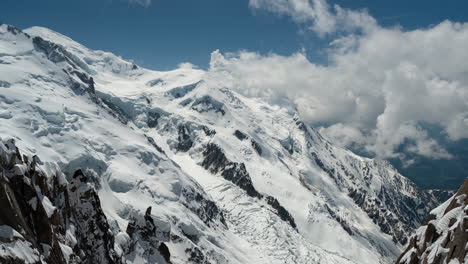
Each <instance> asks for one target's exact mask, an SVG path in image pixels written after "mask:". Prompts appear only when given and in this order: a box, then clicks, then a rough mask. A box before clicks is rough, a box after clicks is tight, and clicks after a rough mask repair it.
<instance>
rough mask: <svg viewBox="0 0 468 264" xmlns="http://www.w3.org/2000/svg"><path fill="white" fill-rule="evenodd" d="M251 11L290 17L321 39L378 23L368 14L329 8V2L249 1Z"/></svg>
mask: <svg viewBox="0 0 468 264" xmlns="http://www.w3.org/2000/svg"><path fill="white" fill-rule="evenodd" d="M249 5H250V7H251V8H252V9H254V10H257V9H266V10H268V11H272V12H274V13H277V14H279V15H287V16H290V17H291V18H292V19H293V20H294V21H296V22H298V23H301V24H305V25H307V26H308V27H310V29H312V30H313V31H315V32H316V33H317V34H318V35H319V36H325V35H327V34H331V33H336V32H349V31H354V30H356V29H360V30H364V31H370V30H373V29H374V28H375V27H376V26H377V23H376V21H375V19H374V18H373V17H372V16H370V15H369V14H367V11H365V10H360V11H353V10H349V9H344V8H341V7H340V6H339V5H334V6H333V7H330V6H329V5H328V3H327V2H326V0H249Z"/></svg>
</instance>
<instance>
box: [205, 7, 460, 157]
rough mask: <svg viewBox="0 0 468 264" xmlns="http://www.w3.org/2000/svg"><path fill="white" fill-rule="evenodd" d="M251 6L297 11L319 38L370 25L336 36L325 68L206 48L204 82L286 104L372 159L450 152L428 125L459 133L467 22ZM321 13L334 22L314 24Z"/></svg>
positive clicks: (296, 57) (451, 135)
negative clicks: (410, 26)
mask: <svg viewBox="0 0 468 264" xmlns="http://www.w3.org/2000/svg"><path fill="white" fill-rule="evenodd" d="M267 2H268V5H267ZM250 5H251V6H252V7H254V8H261V7H264V8H267V9H269V10H272V11H275V12H278V13H282V14H288V15H291V16H293V15H296V17H295V19H297V20H300V21H306V22H310V23H313V25H312V27H311V28H312V30H315V31H317V30H318V28H320V30H318V32H319V33H320V32H322V33H321V34H332V33H331V32H333V31H334V30H335V31H336V25H337V23H340V22H337V21H339V20H340V19H344V18H343V17H346V20H355V21H357V22H355V23H354V25H353V27H354V28H356V27H361V25H360V23H361V22H362V21H368V22H366V23H370V24H371V27H372V30H367V29H366V30H363V31H361V32H360V33H359V34H355V32H353V31H349V33H348V34H344V35H343V34H338V35H336V38H335V40H334V41H332V42H331V44H330V46H329V47H328V48H327V52H328V55H329V58H330V61H329V64H328V66H323V65H319V64H315V63H313V62H311V61H309V60H308V59H307V58H306V56H305V55H304V54H303V53H301V52H298V53H296V54H293V55H291V56H280V55H276V54H270V55H259V54H257V53H253V52H248V51H240V52H237V53H229V54H221V53H220V52H219V51H215V52H213V54H212V57H211V62H210V70H209V73H208V74H209V75H210V76H211V77H212V78H213V79H217V80H223V83H224V84H225V85H227V86H230V87H231V88H233V89H237V90H238V91H240V92H242V93H243V94H246V95H249V96H257V97H264V98H267V99H268V100H270V101H271V102H273V103H277V104H284V103H285V100H286V101H288V103H293V104H294V105H295V107H296V108H297V110H298V111H299V112H300V114H301V116H302V118H303V119H305V120H307V121H308V122H310V123H311V124H313V125H314V126H316V127H318V128H319V129H320V130H321V131H322V132H323V133H324V134H325V135H327V136H328V137H330V138H333V139H334V140H335V141H337V142H339V143H340V144H342V145H343V146H348V147H349V146H353V147H357V148H360V149H362V150H364V151H367V152H369V153H373V154H375V155H376V156H378V157H380V158H390V157H392V158H395V157H398V158H401V159H405V154H403V153H406V154H408V153H411V154H416V155H422V156H425V157H430V158H434V159H446V158H450V157H451V155H450V153H448V152H447V151H446V150H445V149H444V147H443V146H442V145H440V144H439V143H438V141H437V140H438V139H437V138H433V137H431V135H429V133H428V131H426V129H425V127H426V126H427V125H431V126H436V127H440V128H441V135H439V136H440V137H445V138H447V139H449V140H458V139H462V138H468V50H467V49H466V43H468V24H467V23H465V24H462V23H454V22H450V21H445V22H442V23H440V24H438V25H435V26H431V27H428V28H425V29H418V30H412V31H405V30H403V29H401V28H383V27H380V26H378V25H377V24H376V23H375V20H374V19H372V18H369V17H368V16H369V15H368V14H367V13H366V12H365V13H360V12H357V11H350V10H346V9H343V8H341V7H338V6H335V7H334V9H333V10H334V12H331V11H330V10H331V9H330V7H328V5H327V4H326V2H324V1H321V0H312V1H305V0H304V1H303V0H290V1H286V0H274V1H263V0H251V1H250ZM321 6H326V8H325V9H323V8H322V7H321ZM320 10H321V11H320ZM324 10H325V11H324ZM327 10H328V11H327ZM320 12H323V13H325V18H323V19H325V20H327V19H331V21H334V22H326V23H325V22H323V21H321V20H320V19H319V18H318V16H320V15H318V14H321V13H320ZM327 12H328V13H327ZM309 16H310V18H309V19H310V20H307V18H306V17H309ZM324 25H325V26H324ZM331 25H333V26H331ZM362 27H366V26H365V25H363V26H362ZM362 32H364V33H362ZM432 136H433V135H432ZM402 148H404V149H402Z"/></svg>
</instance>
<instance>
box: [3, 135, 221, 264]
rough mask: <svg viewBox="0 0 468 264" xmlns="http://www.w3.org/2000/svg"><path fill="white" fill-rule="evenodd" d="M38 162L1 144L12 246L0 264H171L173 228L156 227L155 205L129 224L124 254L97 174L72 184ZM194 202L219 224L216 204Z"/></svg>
mask: <svg viewBox="0 0 468 264" xmlns="http://www.w3.org/2000/svg"><path fill="white" fill-rule="evenodd" d="M39 163H41V161H40V160H39V158H38V157H37V156H34V157H32V158H30V157H26V156H22V155H21V154H20V152H19V151H18V149H17V148H16V146H15V144H14V141H13V140H9V141H6V142H3V141H1V140H0V208H1V212H2V213H1V214H0V247H1V248H5V247H8V248H9V249H8V250H7V251H3V252H4V253H5V254H3V253H2V255H0V263H12V264H13V263H14V264H16V263H26V262H27V263H38V264H39V263H48V264H63V263H71V264H78V263H84V264H94V263H103V264H114V263H115V264H117V263H124V262H125V259H126V257H127V256H131V255H134V254H141V256H142V257H143V258H145V259H146V260H148V261H149V262H148V263H170V256H171V254H170V251H169V248H168V247H167V245H165V244H164V243H163V242H164V241H169V240H170V225H169V224H167V223H163V224H161V223H156V222H155V221H154V220H153V218H152V216H151V207H149V208H148V209H147V211H146V213H145V215H144V216H142V217H140V216H136V217H134V218H133V220H132V221H130V223H129V225H128V228H127V234H128V236H129V239H128V240H126V241H127V242H125V243H124V244H119V246H120V248H121V249H122V251H121V252H120V253H117V251H116V250H115V248H116V245H117V244H116V243H115V237H116V234H115V233H116V232H114V231H118V230H112V228H111V226H110V224H109V222H108V220H107V217H106V215H105V214H104V212H103V210H102V208H101V202H100V199H99V196H98V194H97V192H96V189H95V186H98V185H97V184H96V181H95V178H96V176H95V175H94V174H93V172H92V171H87V172H83V171H82V170H80V169H78V170H77V171H75V173H74V175H73V177H72V180H71V182H68V181H67V180H66V179H65V177H64V175H63V174H62V173H61V172H60V170H59V169H58V167H55V171H54V172H53V173H52V174H50V173H49V174H47V173H46V172H44V171H43V170H42V169H41V167H39V165H38V164H39ZM51 166H52V165H51ZM186 199H191V198H190V197H189V198H186ZM194 199H196V200H198V201H199V203H198V204H202V206H201V207H200V206H197V207H198V208H199V210H200V211H203V213H204V214H205V217H206V218H207V219H208V218H209V219H212V221H215V220H219V217H220V215H221V214H220V212H219V209H218V208H217V207H216V205H214V203H213V202H211V203H212V204H209V203H208V202H207V200H206V199H204V197H203V196H201V195H200V197H195V198H194ZM192 204H195V203H192ZM198 204H197V205H198ZM221 219H222V221H223V222H224V219H223V218H221ZM120 234H123V233H119V235H120ZM8 252H10V254H8ZM14 252H22V254H25V255H26V256H27V258H28V260H26V259H24V257H23V256H21V255H16V254H15V253H14ZM136 252H138V253H136ZM41 259H42V260H43V261H44V262H42V261H41Z"/></svg>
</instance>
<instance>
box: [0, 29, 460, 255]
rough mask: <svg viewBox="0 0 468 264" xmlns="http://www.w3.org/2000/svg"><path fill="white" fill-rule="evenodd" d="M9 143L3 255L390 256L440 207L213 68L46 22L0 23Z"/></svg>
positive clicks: (1, 101)
mask: <svg viewBox="0 0 468 264" xmlns="http://www.w3.org/2000/svg"><path fill="white" fill-rule="evenodd" d="M0 137H1V142H0V206H1V210H2V211H1V212H2V213H1V214H0V262H1V263H330V264H333V263H337V264H341V263H355V264H366V263H369V264H377V263H392V262H394V261H395V260H397V258H398V256H399V255H400V253H401V251H402V249H403V248H404V247H405V246H406V245H407V244H408V242H409V245H417V243H418V242H414V241H415V238H411V240H410V241H408V238H409V237H411V236H412V234H413V232H414V231H415V230H416V229H417V228H418V227H419V225H420V223H421V222H422V221H423V219H424V217H425V215H426V214H428V213H429V211H430V209H432V208H434V207H436V206H437V205H439V204H440V203H441V202H442V201H439V199H438V198H437V197H438V196H437V197H436V196H435V195H434V194H433V193H432V192H428V191H423V190H420V189H418V188H417V186H416V185H415V184H414V183H412V182H411V181H410V180H408V179H407V178H405V177H403V176H402V175H400V174H399V173H398V172H397V171H396V170H395V169H394V168H393V167H392V166H391V165H389V164H388V163H387V162H384V161H379V160H374V159H367V158H363V157H359V156H357V155H355V154H353V153H352V152H350V151H348V150H346V149H343V148H340V147H338V146H336V145H335V144H333V142H330V141H328V140H327V139H325V138H324V137H322V136H321V135H320V133H319V132H318V131H317V130H315V129H314V128H312V127H310V126H308V125H307V124H306V123H304V122H302V121H301V118H300V116H299V114H298V113H296V112H295V111H293V110H291V109H288V108H284V107H280V106H277V105H271V104H269V103H267V102H264V101H262V100H261V99H255V98H247V97H244V96H242V95H240V94H238V93H236V91H235V90H233V89H230V87H229V85H227V84H225V83H224V80H223V79H220V78H217V76H214V75H213V74H211V73H210V72H209V71H208V72H207V71H203V70H197V69H187V68H180V69H177V70H173V71H167V72H161V71H152V70H147V69H144V68H141V67H139V66H137V65H135V64H133V63H130V62H127V61H125V60H123V59H121V58H119V57H117V56H115V55H113V54H111V53H108V52H103V51H94V50H90V49H88V48H86V47H84V46H82V45H80V44H79V43H77V42H75V41H73V40H71V39H70V38H68V37H65V36H63V35H61V34H59V33H56V32H53V31H51V30H48V29H46V28H40V27H33V28H29V29H27V30H24V31H21V30H19V29H17V28H15V27H12V26H9V25H1V26H0ZM457 197H460V195H458V196H457ZM453 199H458V200H457V201H459V203H461V199H462V198H452V201H453ZM457 208H460V207H457ZM453 210H455V209H453ZM457 210H458V209H457ZM460 210H462V209H460ZM460 210H458V211H457V212H454V213H453V215H455V214H460V212H459V211H460ZM439 211H441V210H439ZM432 214H435V215H437V219H439V218H442V219H441V220H438V222H437V223H436V224H434V226H436V227H437V228H439V226H440V228H441V229H440V230H439V229H437V230H439V231H437V232H439V233H440V232H442V233H443V234H446V233H447V232H452V231H444V230H446V229H447V228H449V227H448V226H453V225H456V223H452V224H450V223H451V222H453V221H451V220H450V219H445V218H444V217H442V215H441V214H439V213H434V211H433V213H432ZM450 215H452V213H450ZM454 217H455V216H454ZM457 219H458V218H457ZM447 221H448V222H447ZM460 221H461V220H460ZM460 221H458V222H460ZM426 222H427V220H426ZM458 222H457V223H458ZM450 230H452V229H450ZM424 232H425V231H421V229H418V231H417V234H421V233H424ZM453 232H457V231H453ZM442 233H441V234H442ZM418 236H419V235H418ZM434 239H435V238H434ZM419 249H420V250H422V251H424V252H429V251H430V252H429V253H427V254H429V255H430V254H435V255H437V253H433V250H431V249H424V250H423V249H421V247H419ZM419 249H418V250H419ZM413 252H416V251H414V250H412V249H411V248H408V249H407V250H406V253H405V256H404V257H403V258H400V260H399V261H401V263H407V262H405V261H406V260H407V259H414V258H424V256H426V255H424V256H423V255H421V254H420V252H419V251H417V252H418V253H417V254H416V255H415V253H413ZM457 252H458V251H457ZM460 254H461V253H456V257H457V258H459V256H460ZM463 254H464V253H463ZM450 258H452V257H450ZM402 259H403V260H402ZM408 263H417V262H408ZM431 263H432V262H431ZM434 263H436V262H434ZM437 263H439V262H437ZM440 263H442V262H440ZM450 263H452V262H450Z"/></svg>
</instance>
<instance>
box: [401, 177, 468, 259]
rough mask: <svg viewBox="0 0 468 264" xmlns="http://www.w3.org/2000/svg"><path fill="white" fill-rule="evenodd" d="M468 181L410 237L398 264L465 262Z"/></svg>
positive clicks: (467, 239)
mask: <svg viewBox="0 0 468 264" xmlns="http://www.w3.org/2000/svg"><path fill="white" fill-rule="evenodd" d="M467 205H468V180H465V182H464V183H463V185H462V186H461V188H460V189H459V190H458V192H457V193H456V194H455V195H454V196H453V197H452V198H451V199H450V200H449V202H447V203H444V204H442V205H441V206H439V207H438V208H436V209H435V210H434V211H432V212H431V213H430V214H429V215H428V216H427V217H426V219H424V221H423V225H422V226H421V227H420V228H419V229H418V230H417V231H416V235H415V236H413V237H411V239H410V242H409V245H408V247H407V248H406V250H405V251H404V252H403V254H401V256H400V257H399V258H398V259H397V261H396V263H397V264H420V263H421V264H439V263H466V260H467V259H466V257H467V255H466V253H467V245H468V231H467V230H468V208H467Z"/></svg>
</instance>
